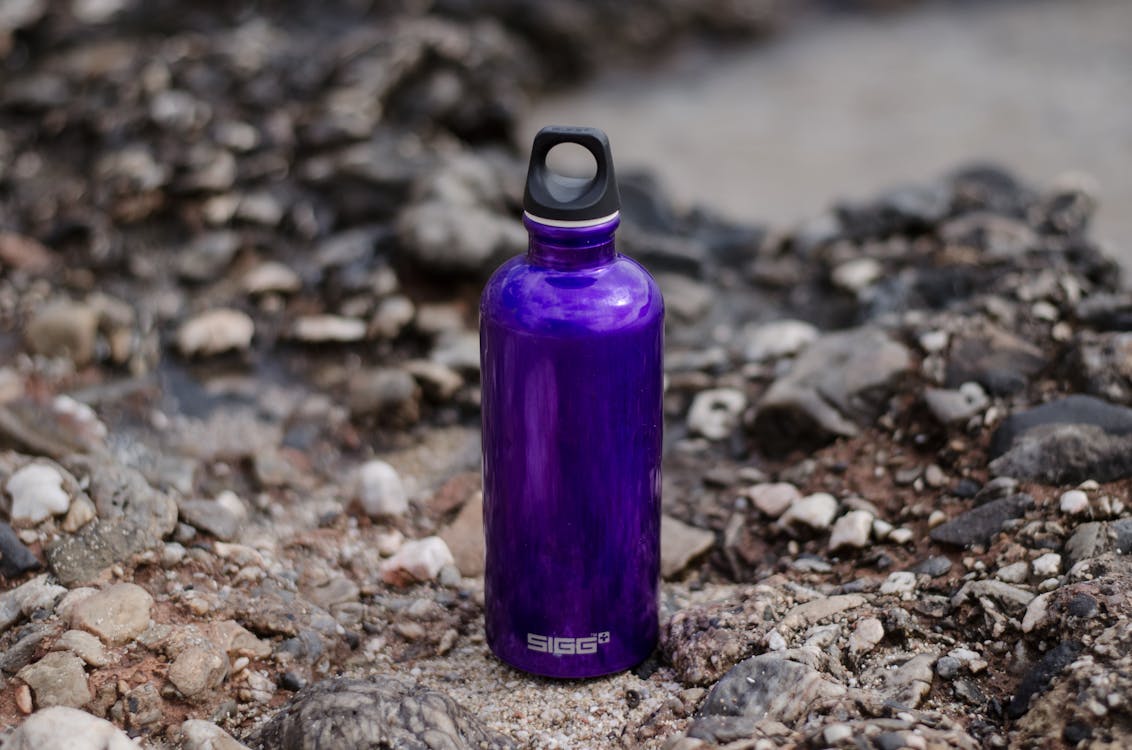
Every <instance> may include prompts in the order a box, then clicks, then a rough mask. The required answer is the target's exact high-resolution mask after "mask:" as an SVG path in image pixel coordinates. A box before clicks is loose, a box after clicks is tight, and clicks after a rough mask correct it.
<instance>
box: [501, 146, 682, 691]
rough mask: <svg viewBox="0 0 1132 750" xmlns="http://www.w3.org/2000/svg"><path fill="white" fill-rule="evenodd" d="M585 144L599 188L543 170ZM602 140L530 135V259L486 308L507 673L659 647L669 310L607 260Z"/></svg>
mask: <svg viewBox="0 0 1132 750" xmlns="http://www.w3.org/2000/svg"><path fill="white" fill-rule="evenodd" d="M562 143H575V144H579V145H581V146H583V147H585V148H586V149H587V150H588V151H589V152H590V153H591V154H592V155H593V157H594V160H595V161H596V162H597V171H596V173H595V174H594V176H593V177H592V178H578V177H566V176H563V175H560V174H557V173H555V172H553V171H551V170H550V169H549V168H548V167H547V161H546V160H547V154H548V153H549V152H550V150H551V149H552V148H554V147H555V146H557V145H559V144H562ZM619 205H620V203H619V197H618V192H617V183H616V181H615V179H614V172H613V157H612V154H611V152H610V148H609V140H608V139H607V138H606V136H605V133H603V132H601V131H600V130H596V129H593V128H573V127H570V128H568V127H548V128H544V129H543V130H541V131H540V132H539V133H538V135H536V136H535V139H534V145H533V147H532V150H531V162H530V167H529V170H528V172H527V187H526V192H525V195H524V198H523V208H524V216H523V223H524V225H525V226H526V227H527V231H528V233H529V235H530V245H529V248H528V250H527V254H526V255H525V256H519V257H516V258H512V259H511V260H510V261H508V262H507V263H505V264H504V265H503V266H501V267H500V268H499V270H497V271H496V272H495V274H494V275H493V276H492V277H491V280H490V281H489V282H488V283H487V287H486V288H485V289H484V292H483V297H482V299H481V302H480V358H481V362H482V379H483V489H484V532H485V536H486V542H487V569H486V573H485V588H486V591H485V595H486V601H485V610H486V614H485V617H486V621H487V641H488V644H489V645H490V646H491V650H492V651H494V652H495V654H496V655H497V656H498V657H499V658H500V659H502V660H503V661H505V662H507V663H509V664H511V665H513V666H515V667H518V668H519V669H523V670H526V671H528V672H534V673H536V674H542V675H549V676H552V677H594V676H597V675H603V674H609V673H611V672H618V671H621V670H624V669H627V668H629V667H632V666H633V665H635V664H638V663H640V662H641V661H643V660H644V659H645V658H646V657H647V656H648V655H649V654H650V653H651V652H652V649H653V647H654V646H655V644H656V638H657V627H658V623H657V586H658V581H659V564H660V562H659V561H660V452H661V430H662V412H661V399H662V394H661V388H662V385H661V381H662V376H663V375H662V349H663V340H664V301H663V300H662V299H661V296H660V290H659V289H658V288H657V285H656V282H654V281H653V279H652V277H651V276H649V274H648V272H647V271H645V269H644V268H642V267H641V266H640V265H639V264H637V263H636V262H635V261H633V260H630V259H629V258H627V257H625V256H624V255H620V254H618V253H617V251H616V249H615V248H614V242H613V234H614V231H615V230H616V229H617V225H618V223H619V222H620V217H619V213H618V209H619Z"/></svg>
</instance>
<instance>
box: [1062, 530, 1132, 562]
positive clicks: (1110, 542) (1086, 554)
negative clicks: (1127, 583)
mask: <svg viewBox="0 0 1132 750" xmlns="http://www.w3.org/2000/svg"><path fill="white" fill-rule="evenodd" d="M1106 552H1117V553H1120V554H1125V555H1127V554H1132V518H1122V519H1120V520H1118V521H1113V522H1108V523H1106V522H1100V521H1091V522H1089V523H1083V524H1081V525H1079V526H1078V527H1077V528H1076V529H1075V530H1074V531H1073V535H1072V536H1070V537H1069V539H1068V541H1066V542H1065V555H1066V557H1067V558H1068V561H1069V564H1068V566H1067V567H1072V566H1074V565H1076V564H1077V563H1079V562H1081V561H1082V560H1088V559H1091V558H1093V557H1099V556H1100V555H1103V554H1105V553H1106Z"/></svg>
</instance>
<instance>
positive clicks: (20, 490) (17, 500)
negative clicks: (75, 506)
mask: <svg viewBox="0 0 1132 750" xmlns="http://www.w3.org/2000/svg"><path fill="white" fill-rule="evenodd" d="M7 490H8V495H9V496H10V497H11V498H12V510H11V518H12V521H13V522H15V523H17V524H20V523H23V524H33V525H34V524H37V523H39V522H40V521H44V520H46V519H48V518H50V517H51V516H53V515H58V514H61V513H66V512H67V509H68V508H70V507H71V496H70V495H69V494H68V493H67V491H66V490H65V489H63V475H62V474H60V473H59V472H58V470H56V469H55V468H54V467H51V466H48V465H47V464H28V465H27V466H25V467H23V468H22V469H19V470H18V471H16V472H15V473H14V474H12V476H10V477H9V478H8V484H7Z"/></svg>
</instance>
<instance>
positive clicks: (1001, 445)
mask: <svg viewBox="0 0 1132 750" xmlns="http://www.w3.org/2000/svg"><path fill="white" fill-rule="evenodd" d="M1050 425H1091V426H1094V427H1099V428H1100V429H1101V430H1102V431H1104V432H1105V433H1106V434H1109V435H1128V434H1132V409H1130V408H1127V407H1124V406H1118V405H1116V404H1112V403H1109V402H1108V401H1104V400H1102V399H1099V398H1095V397H1093V396H1084V395H1081V394H1074V395H1071V396H1066V397H1065V398H1060V399H1057V400H1055V401H1050V402H1047V403H1044V404H1042V405H1041V406H1036V407H1034V408H1033V409H1027V410H1025V411H1019V412H1015V413H1013V414H1011V415H1010V416H1008V417H1006V418H1005V419H1003V420H1002V422H1001V423H999V426H998V429H996V430H995V432H994V435H993V436H991V443H990V455H991V458H998V457H999V456H1001V455H1002V454H1004V453H1006V451H1008V450H1009V449H1010V447H1011V446H1012V445H1013V444H1014V443H1015V441H1017V440H1018V438H1020V437H1021V436H1023V435H1025V434H1026V433H1027V432H1029V431H1031V430H1033V429H1036V428H1039V427H1043V426H1050ZM1098 481H1099V480H1098Z"/></svg>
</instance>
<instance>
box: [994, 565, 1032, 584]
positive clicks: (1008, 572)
mask: <svg viewBox="0 0 1132 750" xmlns="http://www.w3.org/2000/svg"><path fill="white" fill-rule="evenodd" d="M1029 576H1030V566H1029V565H1027V564H1026V563H1024V562H1016V563H1011V564H1010V565H1003V566H1002V567H1001V568H999V569H998V571H997V572H996V573H995V574H994V577H995V578H997V579H998V580H1000V581H1004V582H1006V583H1024V582H1025V581H1026V579H1027V578H1028V577H1029Z"/></svg>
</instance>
